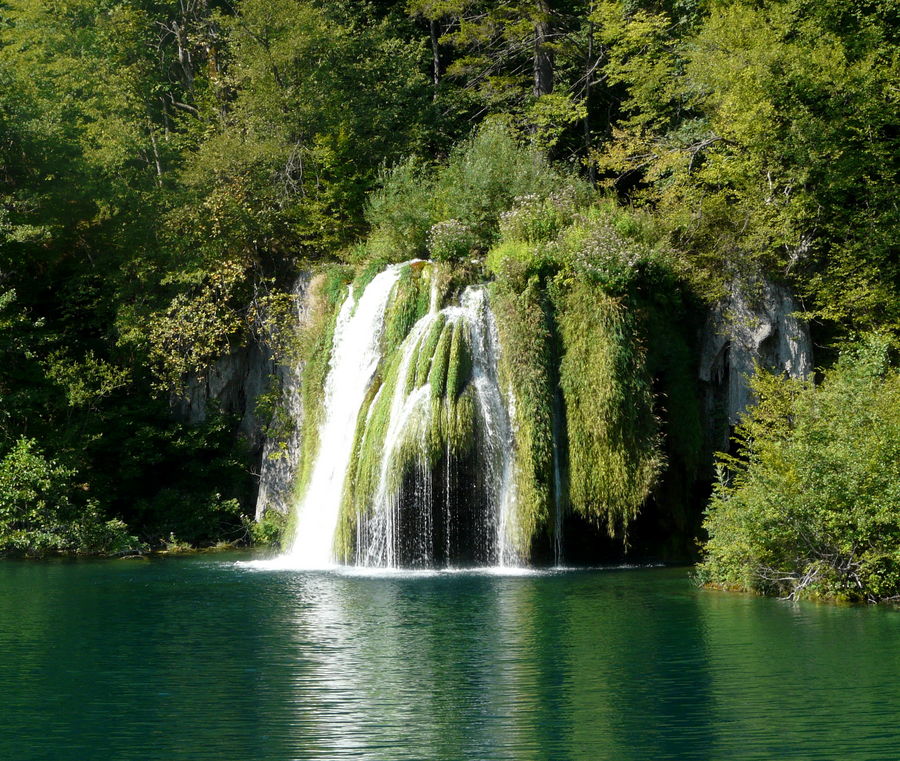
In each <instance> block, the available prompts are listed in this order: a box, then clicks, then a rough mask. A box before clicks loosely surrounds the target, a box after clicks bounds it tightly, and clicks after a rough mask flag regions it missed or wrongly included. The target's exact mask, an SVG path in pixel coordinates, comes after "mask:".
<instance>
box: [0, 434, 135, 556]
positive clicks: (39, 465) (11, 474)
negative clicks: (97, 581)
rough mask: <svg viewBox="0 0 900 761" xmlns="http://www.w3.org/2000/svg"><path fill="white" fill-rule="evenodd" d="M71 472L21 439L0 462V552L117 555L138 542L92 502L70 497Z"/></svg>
mask: <svg viewBox="0 0 900 761" xmlns="http://www.w3.org/2000/svg"><path fill="white" fill-rule="evenodd" d="M74 475H75V472H74V471H73V470H71V469H69V468H66V467H64V466H62V465H60V464H59V463H57V462H55V461H53V460H48V459H47V458H46V457H45V456H44V455H43V453H42V452H41V451H40V449H39V448H38V446H37V443H36V442H35V441H34V440H32V439H26V438H22V439H19V440H18V441H17V442H16V444H15V445H14V446H13V447H12V449H11V450H10V451H9V452H7V454H6V456H5V457H4V458H3V459H2V460H0V552H14V553H21V554H25V555H43V554H46V553H48V552H91V553H99V554H115V553H119V552H124V551H126V550H128V549H130V548H132V547H135V546H136V545H137V540H136V539H135V538H134V537H132V536H129V535H128V533H127V526H126V525H125V524H124V523H123V522H122V521H120V520H117V519H114V520H110V521H104V519H103V518H102V517H101V515H100V511H99V509H98V507H97V504H96V502H94V501H91V500H88V501H87V502H86V503H85V504H81V505H79V504H78V503H77V502H75V501H74V499H73V498H72V496H71V495H72V494H73V492H74V490H75V485H74V484H73V477H74Z"/></svg>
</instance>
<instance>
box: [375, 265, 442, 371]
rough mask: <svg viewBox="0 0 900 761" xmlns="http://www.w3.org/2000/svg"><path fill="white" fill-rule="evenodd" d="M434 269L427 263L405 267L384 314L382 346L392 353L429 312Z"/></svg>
mask: <svg viewBox="0 0 900 761" xmlns="http://www.w3.org/2000/svg"><path fill="white" fill-rule="evenodd" d="M432 277H433V268H432V267H431V266H429V265H428V263H427V262H414V263H413V264H410V265H409V266H407V267H404V268H403V270H402V271H401V272H400V277H399V278H398V279H397V284H396V285H395V286H394V294H393V298H392V299H391V301H390V303H389V304H388V307H387V310H386V312H385V316H384V333H383V337H382V348H383V351H384V354H385V356H388V355H390V354H391V353H392V352H393V351H394V350H395V349H397V347H399V346H400V344H401V343H403V340H404V339H405V338H406V336H407V334H408V333H409V331H410V330H412V327H413V325H415V324H416V322H418V321H419V320H420V319H421V318H422V317H424V316H425V314H426V313H427V312H428V306H429V303H428V302H429V295H430V292H431V280H432Z"/></svg>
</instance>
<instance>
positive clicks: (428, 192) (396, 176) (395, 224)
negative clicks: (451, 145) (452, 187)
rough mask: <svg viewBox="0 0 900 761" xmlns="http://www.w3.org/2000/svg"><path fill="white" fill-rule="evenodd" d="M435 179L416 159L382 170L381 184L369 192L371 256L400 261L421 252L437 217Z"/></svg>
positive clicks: (367, 209)
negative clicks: (434, 196)
mask: <svg viewBox="0 0 900 761" xmlns="http://www.w3.org/2000/svg"><path fill="white" fill-rule="evenodd" d="M433 185H434V180H433V178H432V176H431V174H430V173H429V171H428V170H427V169H426V168H425V167H423V166H422V164H420V163H419V162H418V161H416V160H415V159H408V160H406V161H404V162H403V163H401V164H398V165H397V166H395V167H394V168H393V169H391V170H389V171H385V172H383V173H382V176H381V182H380V188H379V189H378V190H377V191H375V192H374V193H371V194H370V195H369V199H368V203H367V206H366V220H367V221H368V223H369V224H370V225H371V226H372V232H371V234H370V236H369V240H368V244H367V249H368V251H369V255H370V256H374V257H381V258H385V259H387V260H389V261H394V262H399V261H403V260H405V259H413V258H415V257H418V256H421V255H422V254H423V253H424V251H425V244H426V238H427V235H428V231H429V229H430V228H431V225H432V224H433V223H434V222H435V221H436V220H435V217H434V209H433Z"/></svg>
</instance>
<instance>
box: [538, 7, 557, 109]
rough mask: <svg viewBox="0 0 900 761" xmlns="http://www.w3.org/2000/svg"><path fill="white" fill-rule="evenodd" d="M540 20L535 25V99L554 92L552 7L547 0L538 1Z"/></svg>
mask: <svg viewBox="0 0 900 761" xmlns="http://www.w3.org/2000/svg"><path fill="white" fill-rule="evenodd" d="M537 10H538V20H537V23H536V24H535V25H534V97H536V98H540V97H541V95H549V94H550V93H551V92H553V53H552V52H551V51H550V49H549V47H548V46H547V43H548V42H549V41H550V6H549V3H548V2H547V0H537Z"/></svg>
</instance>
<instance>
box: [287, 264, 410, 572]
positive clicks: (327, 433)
mask: <svg viewBox="0 0 900 761" xmlns="http://www.w3.org/2000/svg"><path fill="white" fill-rule="evenodd" d="M399 275H400V267H399V266H394V267H389V268H388V269H386V270H385V271H384V272H382V273H380V274H379V275H377V276H376V277H375V278H374V279H373V280H372V282H371V283H369V285H368V287H367V288H366V289H365V290H364V291H363V293H362V295H361V296H360V297H359V300H358V302H357V299H356V295H355V293H354V292H353V289H352V287H351V289H350V292H349V294H348V296H347V298H346V299H345V300H344V303H343V305H342V306H341V310H340V313H339V314H338V317H337V322H336V324H335V330H334V343H333V346H332V353H331V362H330V366H329V370H328V378H327V381H326V386H325V397H324V414H323V418H322V424H321V427H320V428H319V451H318V455H317V457H316V461H315V465H314V466H313V469H312V473H311V475H310V479H309V485H308V487H307V489H306V493H305V494H304V496H303V498H302V501H301V503H300V505H299V506H298V507H297V512H296V530H295V536H294V541H293V543H292V544H291V547H290V550H289V555H290V556H291V558H292V561H293V562H295V563H296V564H297V565H298V566H302V567H305V568H325V567H328V566H330V565H333V553H332V547H333V543H334V533H335V528H336V527H337V522H338V517H339V514H340V507H341V494H342V489H343V484H344V479H345V476H346V471H347V464H348V463H349V461H350V457H351V454H352V449H353V440H354V432H355V430H356V423H357V418H358V416H359V411H360V408H361V407H362V404H363V401H364V399H365V396H366V391H367V390H368V388H369V384H370V383H371V382H372V377H373V375H374V374H375V370H376V369H377V367H378V363H379V361H380V359H381V332H382V330H383V327H384V312H385V309H386V307H387V304H388V300H389V298H390V295H391V292H392V290H393V288H394V285H395V284H396V282H397V278H398V277H399Z"/></svg>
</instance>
